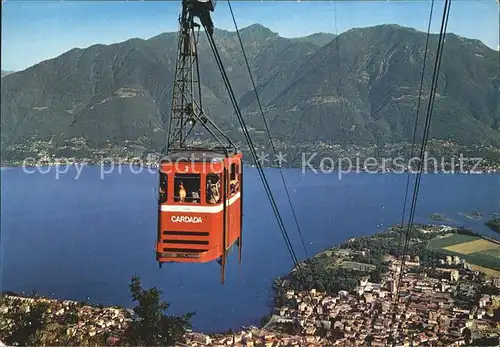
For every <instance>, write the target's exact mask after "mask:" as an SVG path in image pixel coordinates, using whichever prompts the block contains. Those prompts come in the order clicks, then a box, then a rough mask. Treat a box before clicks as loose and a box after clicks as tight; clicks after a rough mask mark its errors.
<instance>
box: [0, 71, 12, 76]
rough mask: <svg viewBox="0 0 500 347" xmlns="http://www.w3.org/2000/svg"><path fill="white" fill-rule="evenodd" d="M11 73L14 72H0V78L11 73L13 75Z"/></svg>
mask: <svg viewBox="0 0 500 347" xmlns="http://www.w3.org/2000/svg"><path fill="white" fill-rule="evenodd" d="M13 72H14V71H5V70H2V71H1V77H3V76H7V75H9V74H11V73H13Z"/></svg>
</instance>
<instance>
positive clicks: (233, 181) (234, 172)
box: [229, 163, 240, 196]
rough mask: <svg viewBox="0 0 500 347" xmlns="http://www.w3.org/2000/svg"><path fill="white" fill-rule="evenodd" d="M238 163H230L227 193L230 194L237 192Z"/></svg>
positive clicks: (238, 186) (238, 184) (238, 188)
mask: <svg viewBox="0 0 500 347" xmlns="http://www.w3.org/2000/svg"><path fill="white" fill-rule="evenodd" d="M238 172H239V165H238V164H237V163H233V164H231V172H230V173H229V191H230V193H229V195H230V196H232V195H234V194H236V193H237V192H239V190H240V183H239V175H238Z"/></svg>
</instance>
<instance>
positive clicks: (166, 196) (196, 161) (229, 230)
mask: <svg viewBox="0 0 500 347" xmlns="http://www.w3.org/2000/svg"><path fill="white" fill-rule="evenodd" d="M241 159H242V154H241V153H224V151H223V150H221V151H214V150H212V151H206V150H190V151H184V152H175V153H172V154H171V155H170V156H168V157H167V158H165V159H163V160H162V162H161V164H160V203H159V211H158V213H159V219H158V228H159V229H158V242H157V249H156V251H157V260H158V261H159V262H160V264H161V263H164V262H195V263H205V262H210V261H213V260H218V261H219V262H220V264H221V266H222V282H224V270H225V265H226V256H227V255H229V254H230V253H231V251H232V248H233V246H234V245H235V244H236V245H237V246H238V249H239V259H240V261H241V227H242V207H243V196H242V185H241V182H242V179H243V170H242V162H241Z"/></svg>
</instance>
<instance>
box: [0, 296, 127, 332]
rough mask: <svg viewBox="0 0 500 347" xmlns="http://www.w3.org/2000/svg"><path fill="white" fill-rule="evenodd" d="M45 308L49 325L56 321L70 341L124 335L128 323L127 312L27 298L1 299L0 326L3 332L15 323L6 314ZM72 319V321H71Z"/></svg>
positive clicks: (11, 297)
mask: <svg viewBox="0 0 500 347" xmlns="http://www.w3.org/2000/svg"><path fill="white" fill-rule="evenodd" d="M42 303H44V304H47V309H46V311H45V312H46V314H47V315H48V316H46V317H45V318H46V319H47V320H48V321H55V322H57V321H59V322H61V324H63V325H64V326H65V328H66V334H67V335H68V336H69V337H78V338H80V339H82V340H83V339H85V338H87V337H92V336H95V335H101V334H104V333H108V332H109V333H113V332H119V331H123V330H124V329H125V327H126V326H127V325H128V323H129V322H130V321H131V314H130V312H129V311H128V310H125V309H119V308H113V307H106V308H97V307H92V306H88V305H82V304H79V303H77V302H76V301H71V300H64V301H58V300H52V299H47V298H29V297H21V296H10V295H3V296H2V302H1V305H0V316H1V317H3V318H1V325H3V329H9V328H12V327H13V325H14V322H13V321H12V319H10V318H8V317H9V311H10V310H13V311H17V312H19V311H21V312H24V313H29V312H30V311H32V310H33V309H34V307H35V306H36V305H38V304H42ZM71 316H72V318H70V317H71Z"/></svg>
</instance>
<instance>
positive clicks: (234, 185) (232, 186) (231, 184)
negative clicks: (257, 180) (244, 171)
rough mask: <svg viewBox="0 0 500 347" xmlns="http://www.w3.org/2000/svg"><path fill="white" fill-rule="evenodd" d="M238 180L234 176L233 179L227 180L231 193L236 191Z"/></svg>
mask: <svg viewBox="0 0 500 347" xmlns="http://www.w3.org/2000/svg"><path fill="white" fill-rule="evenodd" d="M239 184H240V183H239V182H238V178H235V179H234V180H231V181H229V189H230V190H231V194H234V193H236V192H237V191H238V189H239Z"/></svg>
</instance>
